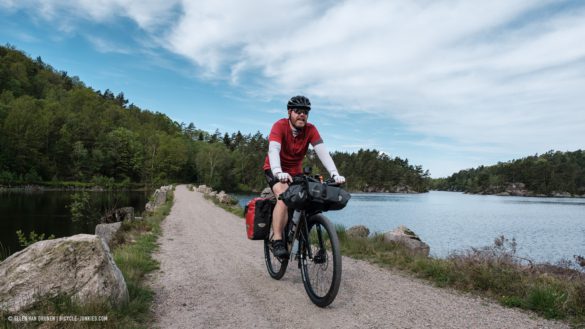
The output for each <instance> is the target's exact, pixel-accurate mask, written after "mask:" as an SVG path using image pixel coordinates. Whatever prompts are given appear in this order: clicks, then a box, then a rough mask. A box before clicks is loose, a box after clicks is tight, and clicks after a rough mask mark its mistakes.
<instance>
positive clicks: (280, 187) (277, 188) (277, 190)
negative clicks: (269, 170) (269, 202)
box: [272, 182, 288, 198]
mask: <svg viewBox="0 0 585 329" xmlns="http://www.w3.org/2000/svg"><path fill="white" fill-rule="evenodd" d="M287 189H288V184H284V183H280V182H279V183H276V184H274V186H273V187H272V192H274V195H275V196H276V197H277V198H278V196H279V195H281V194H282V193H284V192H285V191H286V190H287Z"/></svg>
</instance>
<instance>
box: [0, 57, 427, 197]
mask: <svg viewBox="0 0 585 329" xmlns="http://www.w3.org/2000/svg"><path fill="white" fill-rule="evenodd" d="M0 70H1V72H0V76H1V77H2V79H1V81H0V183H1V184H30V183H37V184H38V183H42V182H48V181H58V182H66V181H76V182H82V183H93V184H95V185H98V186H101V187H104V188H108V189H112V188H118V187H128V186H134V185H136V184H141V185H146V186H147V187H153V186H160V185H166V184H168V183H171V182H197V183H202V184H206V185H208V186H211V187H213V188H214V189H216V190H225V191H238V190H245V191H260V190H262V189H263V188H264V187H265V186H266V181H265V178H264V173H263V170H262V165H263V163H264V159H265V157H266V152H267V150H268V140H267V139H266V138H265V137H264V136H263V135H262V134H261V133H260V132H256V133H255V134H242V133H241V132H239V131H238V132H237V133H232V134H228V133H223V134H222V133H221V132H220V131H219V130H216V131H215V132H214V133H213V134H211V133H208V132H205V131H202V130H199V129H197V128H196V127H195V125H194V124H193V123H189V124H188V125H187V124H184V123H178V122H174V121H172V120H171V119H170V118H169V117H167V116H166V115H164V114H162V113H159V112H151V111H147V110H142V109H140V108H139V107H137V106H135V105H134V104H130V105H128V100H126V99H125V97H124V94H123V93H122V92H120V93H119V94H118V95H115V94H114V93H113V92H112V91H110V90H106V91H104V92H103V93H102V92H101V91H99V90H98V91H95V90H93V89H91V88H88V87H86V86H85V85H84V84H83V83H82V82H80V81H79V79H78V78H77V77H69V76H68V75H67V73H66V72H60V71H56V70H55V69H54V68H52V67H51V66H50V65H48V64H46V63H44V62H43V61H42V60H39V59H37V60H32V59H30V58H28V57H27V56H26V55H25V54H24V53H22V52H20V51H18V50H15V49H14V48H13V47H0ZM332 156H333V158H334V160H335V162H336V164H337V166H338V169H339V170H340V172H341V173H342V174H343V175H344V176H346V177H347V178H348V182H349V185H348V188H349V189H350V190H354V191H417V192H422V191H426V190H427V189H428V185H429V178H428V172H423V170H422V167H421V166H412V165H410V164H409V163H408V160H402V159H400V158H393V159H392V158H390V157H389V156H388V155H386V154H383V153H380V152H378V151H376V150H360V151H359V152H358V153H352V154H348V153H334V154H333V155H332ZM307 163H310V164H313V165H314V166H315V167H317V168H318V170H317V171H316V173H326V172H325V170H324V169H323V168H321V167H320V166H321V164H320V163H319V162H318V160H316V157H315V155H314V153H313V152H310V153H309V156H308V158H307Z"/></svg>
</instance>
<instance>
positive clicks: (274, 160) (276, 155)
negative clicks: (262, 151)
mask: <svg viewBox="0 0 585 329" xmlns="http://www.w3.org/2000/svg"><path fill="white" fill-rule="evenodd" d="M280 147H281V145H280V143H278V142H274V141H271V142H270V143H268V161H270V170H272V174H273V175H274V176H276V175H277V174H278V173H281V172H282V168H281V167H280Z"/></svg>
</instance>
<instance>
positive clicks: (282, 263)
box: [264, 227, 288, 280]
mask: <svg viewBox="0 0 585 329" xmlns="http://www.w3.org/2000/svg"><path fill="white" fill-rule="evenodd" d="M268 236H269V238H266V239H264V260H265V262H266V269H267V270H268V274H270V277H271V278H273V279H275V280H280V279H282V277H283V276H284V273H286V268H287V266H288V259H283V258H278V257H276V256H274V254H273V253H272V245H271V244H272V243H271V240H270V237H272V227H270V234H269V235H268Z"/></svg>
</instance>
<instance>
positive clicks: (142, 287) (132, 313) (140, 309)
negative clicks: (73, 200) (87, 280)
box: [0, 192, 173, 329]
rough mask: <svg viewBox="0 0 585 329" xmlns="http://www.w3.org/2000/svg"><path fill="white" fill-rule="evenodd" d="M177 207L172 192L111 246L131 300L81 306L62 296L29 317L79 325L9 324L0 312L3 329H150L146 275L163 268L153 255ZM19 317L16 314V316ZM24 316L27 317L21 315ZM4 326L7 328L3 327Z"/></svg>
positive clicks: (127, 227) (151, 294) (128, 226)
mask: <svg viewBox="0 0 585 329" xmlns="http://www.w3.org/2000/svg"><path fill="white" fill-rule="evenodd" d="M172 204H173V194H172V192H170V193H167V200H166V203H165V204H164V205H162V206H160V207H159V208H158V209H157V210H156V211H155V212H154V213H152V214H145V215H144V217H143V219H142V220H134V221H131V222H123V223H122V226H121V228H120V230H119V231H118V233H117V234H116V235H115V236H114V238H113V239H112V241H111V242H110V248H111V250H112V254H113V257H114V261H115V262H116V265H117V266H118V268H119V269H120V271H121V272H122V274H123V275H124V279H125V281H126V285H127V287H128V293H129V300H128V302H127V303H125V304H124V305H121V306H117V307H112V306H110V305H109V304H107V303H93V304H90V305H83V306H81V305H78V304H76V303H74V302H72V301H71V298H68V297H64V296H58V297H55V298H52V299H50V300H46V301H44V302H42V303H40V304H39V305H37V306H36V307H35V308H34V309H32V310H29V311H27V312H26V315H31V316H32V315H34V316H37V317H39V316H55V317H57V318H58V317H59V316H68V317H75V316H77V317H78V318H77V319H78V320H77V321H31V322H9V321H8V320H7V317H8V314H2V313H1V312H0V327H2V328H43V329H45V328H82V329H84V328H120V329H122V328H124V329H126V328H150V327H151V324H152V320H153V319H152V314H151V312H150V308H151V306H152V301H153V298H154V292H153V291H152V290H151V289H150V288H149V287H148V286H147V285H146V282H145V280H146V275H147V274H148V273H150V272H152V271H154V270H156V269H158V268H159V264H158V262H157V261H156V260H155V259H153V258H152V253H153V252H154V251H155V250H156V249H157V248H158V245H157V242H156V241H157V238H158V236H159V235H160V234H161V228H160V224H161V222H162V221H163V220H164V219H165V218H166V216H167V215H168V214H169V213H170V210H171V207H172ZM15 315H16V314H15ZM18 315H24V314H18ZM83 316H97V317H99V316H101V317H107V320H106V321H99V320H98V321H81V320H79V319H81V318H80V317H83ZM2 325H3V326H2Z"/></svg>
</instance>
